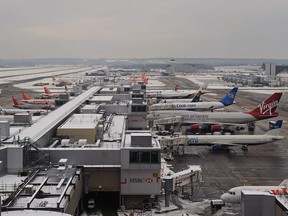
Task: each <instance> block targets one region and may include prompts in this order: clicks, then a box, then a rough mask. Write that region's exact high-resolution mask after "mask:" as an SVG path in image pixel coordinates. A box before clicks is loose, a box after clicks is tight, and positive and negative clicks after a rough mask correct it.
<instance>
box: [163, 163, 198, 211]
mask: <svg viewBox="0 0 288 216" xmlns="http://www.w3.org/2000/svg"><path fill="white" fill-rule="evenodd" d="M161 177H162V180H164V190H165V206H166V207H168V206H169V196H170V194H172V193H175V191H177V190H178V189H180V188H181V189H182V195H184V193H185V192H184V186H186V185H189V184H190V188H191V189H190V192H191V195H190V196H191V198H192V197H193V195H195V193H194V192H195V191H196V190H195V189H196V188H197V189H199V187H200V184H201V183H202V182H203V176H202V169H201V167H200V166H199V165H188V168H187V169H185V170H182V171H179V172H173V171H172V170H170V169H169V168H168V167H167V164H165V163H162V173H161Z"/></svg>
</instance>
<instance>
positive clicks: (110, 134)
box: [103, 115, 125, 140]
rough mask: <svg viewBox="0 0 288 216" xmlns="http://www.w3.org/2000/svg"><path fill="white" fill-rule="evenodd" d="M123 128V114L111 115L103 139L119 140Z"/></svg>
mask: <svg viewBox="0 0 288 216" xmlns="http://www.w3.org/2000/svg"><path fill="white" fill-rule="evenodd" d="M124 130H125V116H117V115H115V116H113V119H112V121H111V124H110V127H109V128H108V130H107V131H106V132H105V134H104V136H103V140H121V139H122V133H123V131H124Z"/></svg>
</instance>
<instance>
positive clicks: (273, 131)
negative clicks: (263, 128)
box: [266, 120, 283, 136]
mask: <svg viewBox="0 0 288 216" xmlns="http://www.w3.org/2000/svg"><path fill="white" fill-rule="evenodd" d="M282 124H283V120H278V121H276V122H275V123H274V124H273V125H272V127H271V129H270V130H269V131H268V132H267V133H266V135H273V136H279V133H280V129H281V127H282Z"/></svg>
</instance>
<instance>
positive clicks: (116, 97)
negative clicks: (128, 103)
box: [113, 94, 130, 101]
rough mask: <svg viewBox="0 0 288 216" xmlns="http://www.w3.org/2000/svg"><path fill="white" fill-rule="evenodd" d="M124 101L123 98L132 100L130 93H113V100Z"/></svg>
mask: <svg viewBox="0 0 288 216" xmlns="http://www.w3.org/2000/svg"><path fill="white" fill-rule="evenodd" d="M117 100H119V101H123V100H130V95H129V94H117V95H113V101H117Z"/></svg>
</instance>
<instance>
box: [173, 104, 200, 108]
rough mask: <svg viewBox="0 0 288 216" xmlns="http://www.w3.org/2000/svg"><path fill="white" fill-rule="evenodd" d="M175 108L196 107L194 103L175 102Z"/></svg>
mask: <svg viewBox="0 0 288 216" xmlns="http://www.w3.org/2000/svg"><path fill="white" fill-rule="evenodd" d="M174 106H175V107H176V108H187V107H196V105H195V104H175V105H174Z"/></svg>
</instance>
